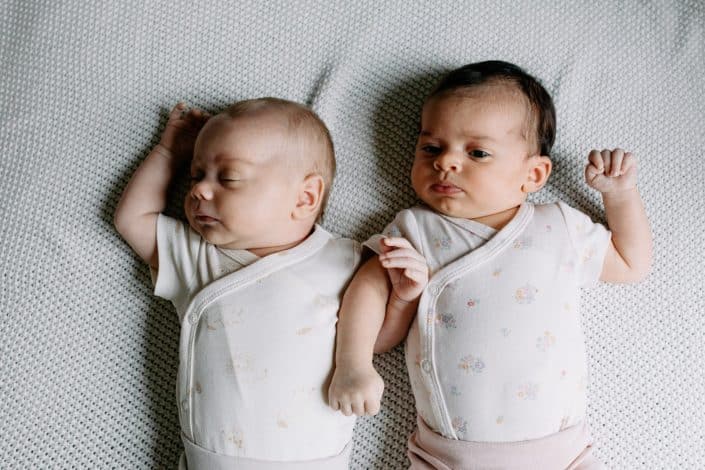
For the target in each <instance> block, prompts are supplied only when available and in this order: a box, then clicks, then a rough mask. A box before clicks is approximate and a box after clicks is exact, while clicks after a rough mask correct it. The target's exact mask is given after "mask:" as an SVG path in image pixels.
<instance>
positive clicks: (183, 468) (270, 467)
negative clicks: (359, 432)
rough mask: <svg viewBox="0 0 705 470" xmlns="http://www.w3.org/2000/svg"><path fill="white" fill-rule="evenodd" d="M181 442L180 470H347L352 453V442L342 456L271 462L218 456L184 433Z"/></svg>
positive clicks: (342, 452)
mask: <svg viewBox="0 0 705 470" xmlns="http://www.w3.org/2000/svg"><path fill="white" fill-rule="evenodd" d="M181 440H182V441H183V442H184V453H183V454H181V461H180V462H179V470H232V469H237V470H347V468H348V466H349V462H350V454H351V452H352V442H348V444H347V445H346V446H345V448H344V449H343V450H342V451H341V452H340V454H338V455H334V456H331V457H328V458H323V459H320V460H307V461H298V462H271V461H264V460H251V459H246V458H242V457H234V456H230V455H223V454H216V453H215V452H211V451H209V450H207V449H204V448H203V447H200V446H198V445H196V444H194V443H193V442H192V441H191V440H190V439H189V438H188V437H186V436H185V435H184V434H183V433H181Z"/></svg>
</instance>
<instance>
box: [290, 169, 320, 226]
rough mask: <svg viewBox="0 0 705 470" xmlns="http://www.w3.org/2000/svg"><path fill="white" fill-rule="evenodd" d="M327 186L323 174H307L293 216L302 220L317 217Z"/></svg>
mask: <svg viewBox="0 0 705 470" xmlns="http://www.w3.org/2000/svg"><path fill="white" fill-rule="evenodd" d="M325 188H326V184H325V183H324V182H323V177H322V176H321V175H319V174H316V173H312V174H310V175H308V176H306V177H305V178H304V180H303V181H302V182H301V185H300V187H299V192H298V195H297V198H296V206H295V207H294V211H293V212H292V216H293V218H294V219H295V220H301V219H308V218H309V217H314V218H315V217H317V216H318V213H319V212H320V208H321V204H322V203H323V193H324V192H325Z"/></svg>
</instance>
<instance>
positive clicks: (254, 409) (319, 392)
mask: <svg viewBox="0 0 705 470" xmlns="http://www.w3.org/2000/svg"><path fill="white" fill-rule="evenodd" d="M157 225H158V226H157V243H158V253H159V270H158V272H157V273H156V281H155V289H154V291H155V294H156V295H158V296H160V297H163V298H165V299H169V300H171V301H172V302H173V304H174V306H175V307H176V311H177V312H178V315H179V320H180V322H181V339H180V345H179V371H178V378H177V390H176V396H177V403H178V407H179V419H180V422H181V430H182V438H183V440H184V444H185V446H186V457H187V459H188V461H189V463H188V466H189V468H192V467H194V465H193V463H192V462H193V461H194V460H198V459H201V460H199V461H200V462H205V463H201V465H200V466H207V467H209V468H216V467H217V468H220V467H218V465H219V464H217V463H216V462H225V463H223V467H227V466H232V465H233V464H234V462H238V461H237V460H236V459H235V460H233V459H227V458H225V459H222V458H220V457H221V456H230V457H241V458H245V459H252V460H264V461H270V462H272V461H280V462H287V461H310V460H315V459H325V458H327V457H331V456H337V455H339V454H341V452H343V451H344V450H345V449H346V447H347V448H350V447H351V446H350V445H349V444H350V442H351V437H352V431H353V426H354V423H355V418H354V417H347V416H344V415H343V414H342V413H340V412H337V411H334V410H333V409H331V408H330V407H329V406H328V405H327V403H326V398H325V397H326V396H327V389H326V387H327V384H328V381H329V379H330V375H331V373H332V369H333V359H334V347H335V328H336V321H337V313H338V307H339V304H340V299H341V296H342V294H343V291H344V288H345V287H346V285H347V283H348V282H349V280H350V279H351V277H352V275H353V273H354V271H355V269H356V267H357V264H358V262H359V258H360V247H359V245H358V244H357V243H356V242H354V241H353V240H349V239H345V238H339V237H336V236H333V235H332V234H330V233H328V232H327V231H325V230H324V229H323V228H321V227H320V226H318V225H316V226H315V229H314V231H313V232H312V233H311V235H309V236H308V237H307V238H306V239H305V240H304V241H303V242H301V243H300V244H299V245H297V246H295V247H293V248H291V249H288V250H285V251H282V252H279V253H274V254H272V255H269V256H265V257H262V258H260V257H258V256H256V255H254V254H252V253H251V252H249V251H246V250H230V249H221V248H218V247H216V246H214V245H212V244H209V243H207V242H206V241H205V240H204V239H203V238H201V236H200V235H199V234H198V233H196V232H195V231H194V230H193V229H191V228H190V227H189V226H188V225H187V224H185V223H184V222H181V221H178V220H175V219H172V218H169V217H167V216H164V215H160V216H159V220H158V223H157ZM189 449H192V450H193V449H196V450H197V451H198V454H199V455H200V456H201V457H193V458H192V455H190V454H189ZM194 452H195V450H194ZM203 456H205V457H203ZM211 457H212V458H211ZM203 458H205V459H206V460H203ZM208 459H210V460H208ZM219 459H220V460H219ZM346 466H347V462H346V463H345V466H344V467H337V466H327V467H326V468H346ZM238 468H240V466H238ZM257 468H259V467H257ZM267 468H269V467H267ZM309 468H316V467H309Z"/></svg>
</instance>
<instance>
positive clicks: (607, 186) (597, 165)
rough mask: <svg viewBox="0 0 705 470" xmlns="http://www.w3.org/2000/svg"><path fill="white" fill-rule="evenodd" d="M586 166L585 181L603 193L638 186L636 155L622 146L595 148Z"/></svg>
mask: <svg viewBox="0 0 705 470" xmlns="http://www.w3.org/2000/svg"><path fill="white" fill-rule="evenodd" d="M588 160H589V161H590V163H588V164H587V165H586V166H585V181H586V182H587V184H588V186H590V187H591V188H594V189H597V190H598V191H600V192H601V193H610V192H618V191H624V190H627V189H632V188H635V187H636V157H634V155H632V154H631V152H625V151H624V150H622V149H620V148H616V149H614V150H612V151H609V150H606V149H605V150H603V151H602V152H599V151H597V150H593V151H591V152H590V156H589V157H588Z"/></svg>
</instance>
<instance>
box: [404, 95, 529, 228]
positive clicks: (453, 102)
mask: <svg viewBox="0 0 705 470" xmlns="http://www.w3.org/2000/svg"><path fill="white" fill-rule="evenodd" d="M527 111H528V109H527V105H526V102H525V100H524V99H523V97H522V95H520V93H519V91H518V90H512V89H509V88H507V87H499V86H495V87H487V88H485V87H481V88H478V89H472V90H468V91H467V92H463V93H462V94H449V95H440V96H437V97H434V98H431V99H430V100H429V101H428V102H427V103H426V104H425V106H424V108H423V114H422V117H421V132H420V133H419V137H418V141H417V144H416V152H415V158H414V164H413V167H412V170H411V182H412V186H413V188H414V190H415V191H416V194H417V195H418V196H419V197H420V198H421V200H423V201H424V202H425V203H426V204H428V205H429V206H430V207H431V208H433V209H435V210H436V211H438V212H440V213H443V214H446V215H449V216H452V217H462V218H467V219H478V218H482V217H487V216H491V215H493V214H498V213H500V212H503V211H507V210H509V209H512V208H515V207H517V206H518V205H520V204H521V203H522V202H523V201H524V200H525V199H526V192H524V191H522V185H523V183H525V182H526V178H527V174H528V171H529V165H528V163H529V159H528V158H527V157H528V155H529V154H530V147H529V143H528V142H527V140H526V138H525V137H524V135H523V134H524V131H525V129H526V119H527Z"/></svg>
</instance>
